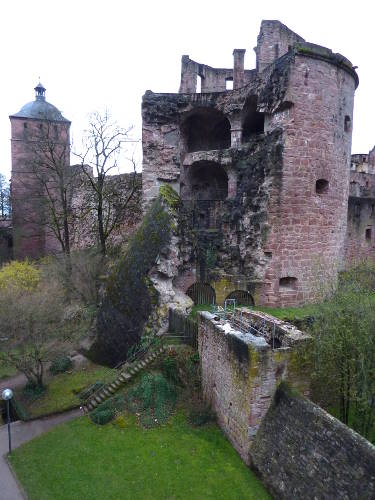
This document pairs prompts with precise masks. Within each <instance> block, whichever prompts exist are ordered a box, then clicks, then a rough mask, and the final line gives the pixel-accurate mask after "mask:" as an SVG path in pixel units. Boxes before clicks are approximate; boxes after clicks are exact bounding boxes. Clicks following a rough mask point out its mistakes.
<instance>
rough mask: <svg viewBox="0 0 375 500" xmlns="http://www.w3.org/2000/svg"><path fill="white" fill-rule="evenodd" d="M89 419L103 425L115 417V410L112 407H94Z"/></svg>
mask: <svg viewBox="0 0 375 500" xmlns="http://www.w3.org/2000/svg"><path fill="white" fill-rule="evenodd" d="M90 418H91V420H92V421H93V422H94V423H95V424H98V425H104V424H107V423H108V422H110V421H111V420H113V419H114V418H115V410H114V409H113V408H104V409H103V408H100V406H99V407H98V408H95V410H93V411H92V412H91V413H90Z"/></svg>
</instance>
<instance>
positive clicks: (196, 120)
mask: <svg viewBox="0 0 375 500" xmlns="http://www.w3.org/2000/svg"><path fill="white" fill-rule="evenodd" d="M230 130H231V127H230V122H229V120H228V118H226V116H225V115H224V114H223V113H221V112H220V111H218V110H216V109H213V108H197V109H195V110H193V111H192V112H191V113H190V114H189V116H187V117H186V118H185V119H184V121H183V122H182V124H181V136H182V137H183V139H184V142H185V148H186V151H187V152H188V153H192V152H194V151H210V150H212V149H227V148H230V145H231V132H230Z"/></svg>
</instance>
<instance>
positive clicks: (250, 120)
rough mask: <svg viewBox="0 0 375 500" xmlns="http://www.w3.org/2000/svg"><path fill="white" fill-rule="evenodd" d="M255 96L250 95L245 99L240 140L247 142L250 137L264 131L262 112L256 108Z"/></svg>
mask: <svg viewBox="0 0 375 500" xmlns="http://www.w3.org/2000/svg"><path fill="white" fill-rule="evenodd" d="M256 108H257V98H256V96H251V97H249V98H248V99H247V100H246V103H245V106H244V108H243V118H242V142H244V143H245V142H249V140H250V139H251V137H253V136H254V135H256V134H261V133H263V132H264V113H259V112H258V111H257V110H256Z"/></svg>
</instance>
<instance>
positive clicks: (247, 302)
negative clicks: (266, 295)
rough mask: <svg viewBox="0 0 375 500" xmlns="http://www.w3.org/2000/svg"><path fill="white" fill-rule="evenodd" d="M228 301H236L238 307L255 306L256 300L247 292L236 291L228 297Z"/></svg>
mask: <svg viewBox="0 0 375 500" xmlns="http://www.w3.org/2000/svg"><path fill="white" fill-rule="evenodd" d="M227 299H235V301H236V306H253V305H254V299H253V297H252V295H251V293H250V292H248V291H246V290H234V291H233V292H230V294H229V295H228V296H227V297H226V299H225V300H227Z"/></svg>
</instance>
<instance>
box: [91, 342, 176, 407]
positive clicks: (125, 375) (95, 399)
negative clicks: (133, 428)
mask: <svg viewBox="0 0 375 500" xmlns="http://www.w3.org/2000/svg"><path fill="white" fill-rule="evenodd" d="M169 347H170V346H162V347H160V348H158V349H157V350H156V351H154V352H152V353H150V354H148V355H147V357H146V358H145V359H143V360H140V361H136V362H135V364H134V365H133V366H131V367H129V366H127V367H126V370H124V371H122V372H121V373H120V374H119V375H118V376H117V377H116V378H115V380H113V381H112V382H110V383H108V384H107V385H106V386H105V387H103V388H102V389H101V390H100V391H99V392H98V393H97V394H94V395H92V396H91V398H90V399H89V400H88V402H87V403H85V404H84V406H82V409H83V411H84V412H85V413H88V412H90V411H92V410H94V409H95V408H96V407H97V406H98V405H99V404H101V403H103V402H104V401H106V400H107V399H109V398H110V397H112V396H113V394H115V392H117V391H118V390H119V389H120V388H121V387H122V386H123V385H125V384H127V383H128V382H129V381H130V380H131V379H132V378H133V377H134V376H135V375H136V374H137V373H139V372H140V371H142V370H144V369H145V368H147V367H148V365H150V364H151V363H152V362H153V361H155V359H156V358H157V357H159V356H160V355H161V354H162V353H164V352H165V351H166V350H168V349H169Z"/></svg>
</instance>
